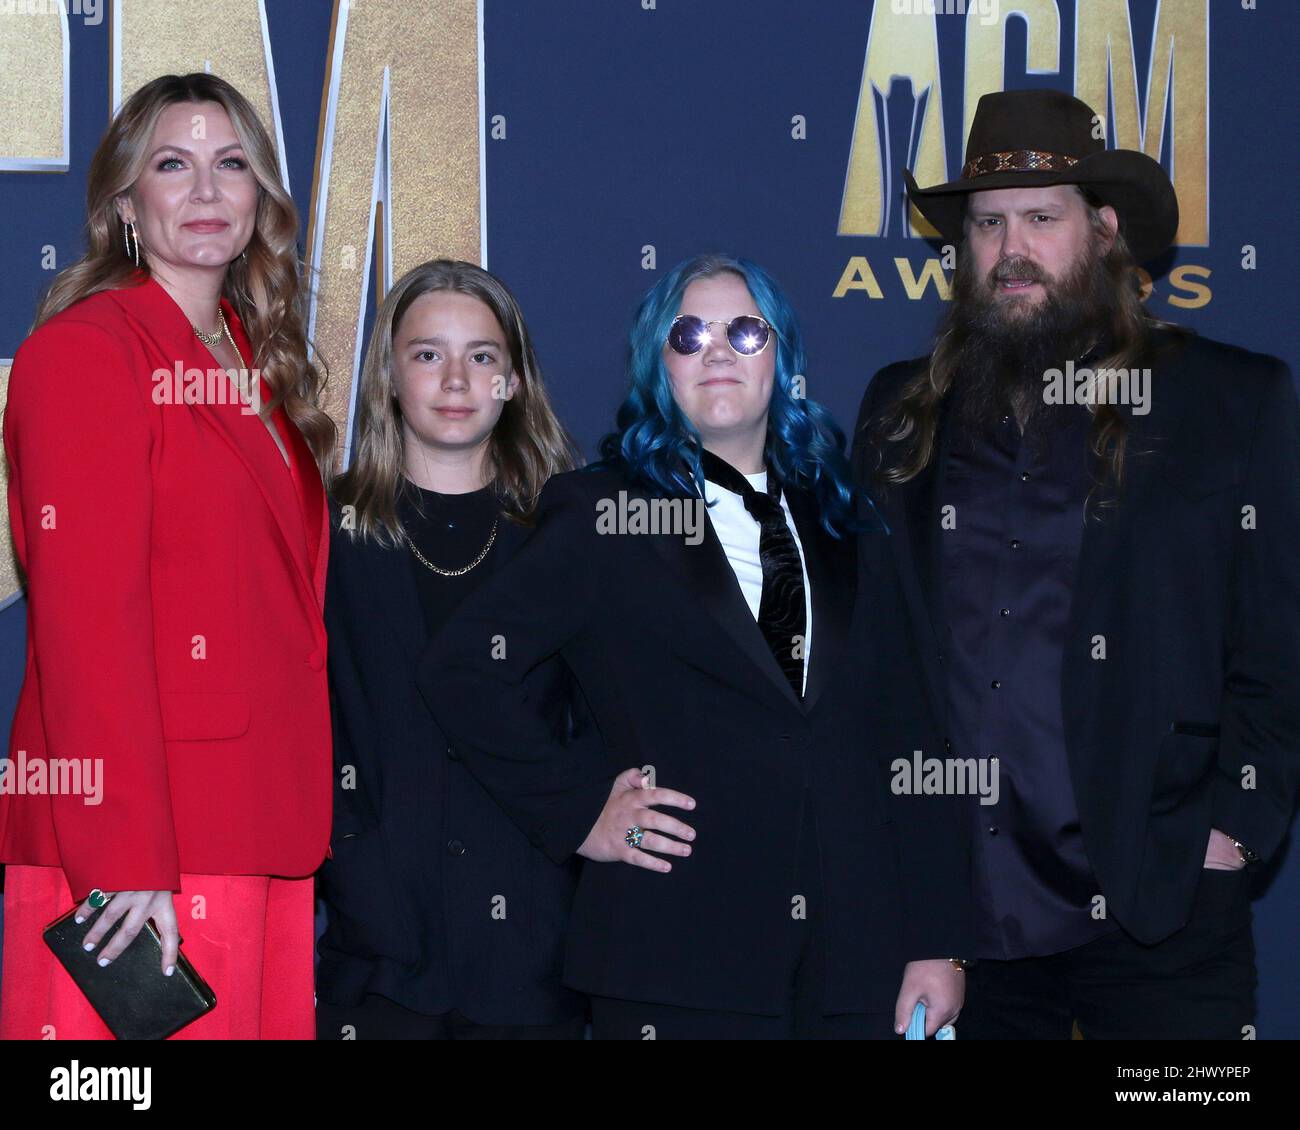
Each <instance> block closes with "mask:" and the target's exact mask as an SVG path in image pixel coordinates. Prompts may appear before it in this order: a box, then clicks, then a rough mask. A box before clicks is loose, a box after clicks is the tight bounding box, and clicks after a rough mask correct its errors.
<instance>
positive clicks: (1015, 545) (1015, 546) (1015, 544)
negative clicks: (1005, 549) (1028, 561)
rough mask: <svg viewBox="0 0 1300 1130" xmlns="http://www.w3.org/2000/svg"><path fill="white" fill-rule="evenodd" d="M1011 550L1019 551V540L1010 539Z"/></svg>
mask: <svg viewBox="0 0 1300 1130" xmlns="http://www.w3.org/2000/svg"><path fill="white" fill-rule="evenodd" d="M1011 548H1012V549H1019V548H1020V539H1019V538H1012V539H1011Z"/></svg>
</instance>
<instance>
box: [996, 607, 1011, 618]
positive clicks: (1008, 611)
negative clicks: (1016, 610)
mask: <svg viewBox="0 0 1300 1130" xmlns="http://www.w3.org/2000/svg"><path fill="white" fill-rule="evenodd" d="M998 615H999V616H1010V615H1011V609H1010V608H999V609H998Z"/></svg>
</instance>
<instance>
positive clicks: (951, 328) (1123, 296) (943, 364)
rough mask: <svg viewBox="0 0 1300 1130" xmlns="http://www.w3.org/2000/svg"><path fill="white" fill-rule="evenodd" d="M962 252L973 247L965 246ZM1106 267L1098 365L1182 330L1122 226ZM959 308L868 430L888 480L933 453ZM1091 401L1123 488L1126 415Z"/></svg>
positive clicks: (1102, 447) (957, 353)
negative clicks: (1159, 312)
mask: <svg viewBox="0 0 1300 1130" xmlns="http://www.w3.org/2000/svg"><path fill="white" fill-rule="evenodd" d="M1075 187H1076V188H1078V190H1079V193H1080V195H1081V196H1082V197H1083V199H1084V202H1085V204H1086V206H1087V209H1088V221H1089V224H1090V226H1091V229H1092V234H1093V236H1094V238H1097V239H1101V238H1103V237H1105V236H1106V235H1107V234H1109V231H1110V229H1109V228H1108V227H1107V226H1106V223H1105V221H1104V219H1103V218H1102V215H1101V207H1102V202H1101V200H1100V199H1099V198H1098V197H1097V196H1096V195H1094V194H1093V193H1092V192H1091V191H1090V190H1088V189H1085V188H1082V187H1080V186H1075ZM963 254H967V255H968V254H969V252H968V251H966V249H965V248H963ZM968 264H969V261H967V262H966V263H963V264H959V266H958V270H959V271H960V270H961V269H962V267H963V266H967V269H969V265H968ZM1099 269H1100V270H1101V271H1102V272H1104V275H1105V283H1106V286H1107V289H1108V291H1109V292H1110V293H1112V294H1113V295H1114V302H1113V304H1112V306H1111V308H1110V311H1109V318H1108V323H1107V324H1106V325H1105V326H1103V327H1101V328H1102V331H1103V336H1104V339H1105V340H1106V341H1107V342H1108V350H1109V351H1108V353H1107V355H1106V356H1105V357H1103V358H1099V359H1097V360H1096V361H1094V362H1090V367H1092V368H1093V369H1095V370H1096V371H1100V370H1102V369H1120V368H1134V367H1136V366H1137V363H1138V362H1139V360H1140V359H1141V358H1142V356H1143V354H1144V353H1145V352H1146V351H1147V349H1148V346H1149V344H1150V340H1151V333H1152V331H1153V330H1156V329H1164V330H1171V331H1174V332H1183V331H1182V328H1181V327H1179V326H1176V325H1174V324H1173V323H1170V322H1165V321H1161V320H1160V319H1158V318H1155V317H1154V316H1152V315H1151V314H1149V313H1148V312H1147V308H1146V307H1145V306H1144V305H1143V303H1142V296H1141V293H1140V291H1139V289H1138V285H1137V262H1136V260H1135V259H1134V258H1133V253H1132V251H1130V250H1129V246H1128V243H1127V242H1126V241H1125V239H1124V236H1123V233H1122V232H1116V233H1115V238H1114V242H1113V243H1112V244H1111V247H1110V250H1109V251H1108V252H1107V253H1106V254H1105V255H1104V256H1102V257H1101V260H1100V265H1099ZM957 316H958V311H957V309H956V304H955V303H954V304H953V305H952V306H951V307H950V308H949V310H948V312H947V314H946V315H945V316H944V319H943V321H942V322H941V323H940V326H939V332H938V337H937V339H936V342H935V346H934V350H933V352H932V353H931V354H930V359H929V363H928V364H927V365H926V366H925V367H924V368H923V369H922V370H921V371H920V372H919V373H917V374H916V375H915V376H914V377H912V378H911V380H909V381H908V382H907V383H906V384H905V385H904V386H903V390H902V394H901V395H900V397H899V399H898V402H897V403H896V404H895V405H894V406H893V408H892V410H891V411H889V412H887V413H885V414H884V415H882V416H881V417H880V418H879V419H878V420H877V422H876V424H875V427H874V430H873V433H872V435H870V436H869V437H868V440H869V442H870V443H871V444H872V446H873V447H874V449H875V453H876V467H875V478H876V480H877V482H879V483H881V484H882V485H891V484H901V483H906V482H908V481H910V480H911V479H914V478H915V477H916V476H917V475H919V474H920V473H921V472H922V471H923V470H925V468H926V467H927V466H929V463H930V460H931V459H933V458H934V455H935V449H936V447H937V444H938V428H939V418H940V412H941V410H942V408H943V404H944V401H945V399H946V398H947V396H948V394H949V393H950V392H951V391H952V387H953V382H954V380H955V379H956V377H957V373H958V369H959V367H960V364H961V359H962V349H961V346H962V343H961V342H960V341H959V340H958V335H957V333H956V323H957ZM1089 409H1090V410H1091V411H1092V414H1093V419H1092V431H1091V436H1090V439H1089V447H1090V449H1091V451H1092V453H1093V454H1094V455H1095V456H1096V457H1097V459H1098V460H1099V462H1100V463H1101V465H1102V467H1103V468H1104V477H1105V479H1106V480H1107V481H1108V482H1109V483H1110V484H1111V485H1112V486H1113V487H1114V488H1115V489H1116V490H1118V489H1119V487H1120V486H1121V485H1122V483H1123V479H1124V456H1125V451H1126V448H1127V444H1128V434H1127V428H1126V426H1125V420H1124V416H1123V415H1122V414H1121V413H1120V412H1119V410H1118V409H1117V408H1116V406H1115V405H1114V404H1111V403H1108V402H1107V403H1098V404H1096V405H1089ZM893 445H899V446H897V447H895V446H893Z"/></svg>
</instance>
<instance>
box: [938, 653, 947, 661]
mask: <svg viewBox="0 0 1300 1130" xmlns="http://www.w3.org/2000/svg"><path fill="white" fill-rule="evenodd" d="M945 658H946V657H945V655H944V654H943V652H942V651H941V652H939V662H940V663H942V662H943V661H944V659H945Z"/></svg>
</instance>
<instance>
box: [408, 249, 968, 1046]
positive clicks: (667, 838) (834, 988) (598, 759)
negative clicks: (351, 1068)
mask: <svg viewBox="0 0 1300 1130" xmlns="http://www.w3.org/2000/svg"><path fill="white" fill-rule="evenodd" d="M629 345H630V353H629V388H628V392H627V395H626V398H625V400H624V401H623V404H622V406H621V407H620V409H619V411H618V416H617V427H616V430H615V431H614V432H613V433H612V434H611V435H609V436H607V437H606V438H605V439H604V440H603V441H602V443H601V455H602V457H603V458H602V460H601V462H599V463H596V464H594V465H592V466H590V467H586V468H583V469H582V470H579V471H573V472H569V473H565V474H559V475H556V476H554V477H553V478H551V479H550V480H549V482H548V483H547V485H546V487H545V488H544V490H543V492H542V495H541V499H540V501H539V505H538V508H537V524H536V528H535V530H534V533H533V534H532V536H531V537H530V539H529V540H528V542H527V543H526V544H525V545H524V546H523V547H522V548H521V549H520V550H519V552H518V554H517V555H516V556H515V557H514V558H512V559H511V561H510V562H509V563H508V565H507V566H506V567H504V568H503V569H502V570H501V571H500V572H499V573H498V574H496V575H495V576H494V577H493V578H492V579H491V580H490V581H489V582H487V583H485V584H484V585H483V586H482V588H480V589H479V590H478V591H477V592H476V593H475V594H474V595H473V596H472V597H470V598H469V599H468V600H466V601H465V602H464V603H463V604H462V605H461V606H460V607H459V609H458V610H457V613H456V615H455V616H454V617H453V619H452V620H451V621H450V622H449V623H448V624H447V625H446V626H445V627H444V629H443V632H442V634H441V635H440V637H439V639H438V640H437V641H435V643H434V644H433V646H432V647H431V649H430V651H429V652H428V654H427V656H426V658H425V660H424V662H423V663H422V665H421V668H420V670H419V673H418V676H417V681H418V683H419V685H420V688H421V690H422V692H423V693H424V694H425V696H426V698H427V699H428V701H429V704H430V707H431V708H432V710H433V713H434V715H435V716H436V717H437V718H438V720H439V722H440V724H441V725H442V726H443V727H444V729H445V730H446V732H447V734H448V736H449V738H450V740H451V741H452V744H453V745H454V746H455V748H456V749H457V751H458V753H459V754H460V756H461V757H462V758H463V760H464V763H465V764H466V766H467V767H468V768H469V770H470V771H471V773H473V774H475V775H476V776H477V777H478V778H479V780H480V781H481V782H482V783H483V784H484V786H485V787H486V788H487V790H488V791H489V792H490V793H491V794H492V795H493V796H494V797H495V798H496V799H497V801H498V803H499V804H501V805H502V807H503V808H505V810H506V811H507V813H508V814H509V815H510V816H511V817H512V818H513V819H514V820H515V821H516V822H517V823H518V824H519V825H520V826H521V827H522V828H523V829H524V831H525V832H526V833H527V834H528V835H529V837H530V838H531V839H532V841H533V842H534V843H535V844H536V845H537V846H538V847H540V848H541V849H542V850H543V851H544V852H546V853H547V854H548V855H549V856H550V857H551V858H552V859H554V860H556V861H557V862H559V861H561V860H565V859H568V858H570V857H571V856H572V855H574V854H577V855H579V856H581V857H582V858H583V859H584V860H585V863H584V864H583V870H582V875H581V878H580V881H579V886H578V891H577V895H576V899H575V902H574V906H573V911H572V916H571V918H570V922H569V929H568V935H567V939H566V962H565V982H566V983H567V984H568V985H570V986H571V987H573V988H577V989H579V990H581V991H583V992H585V993H588V994H589V995H590V996H591V999H592V1028H593V1034H594V1035H595V1037H596V1038H597V1039H604V1038H613V1039H619V1038H623V1039H645V1038H648V1037H653V1038H658V1039H671V1038H687V1039H689V1038H714V1039H789V1038H840V1039H867V1038H876V1039H887V1038H890V1037H891V1036H892V1035H896V1034H898V1033H901V1032H902V1031H903V1030H904V1028H905V1027H906V1023H907V1020H908V1018H909V1017H910V1016H911V1014H912V1012H913V1009H914V1007H915V1005H916V1004H917V1003H918V1002H923V1003H925V1005H926V1008H927V1028H928V1029H929V1031H930V1032H931V1033H932V1032H934V1030H935V1029H937V1028H938V1027H940V1026H942V1025H944V1024H947V1023H949V1022H950V1021H951V1020H952V1019H954V1018H955V1016H956V1015H957V1012H958V1010H959V1008H960V1005H961V1001H962V992H963V988H962V977H963V975H962V973H961V971H960V968H959V967H954V964H953V962H952V960H951V959H952V958H953V956H954V955H960V954H963V953H965V947H966V946H967V945H968V944H969V934H968V926H967V919H968V903H969V890H968V883H967V878H966V872H967V847H966V838H965V833H964V832H963V831H962V815H961V808H960V807H959V806H958V805H957V804H956V803H955V802H956V799H957V798H955V797H951V796H944V795H929V796H924V795H917V792H919V790H917V791H910V790H909V791H908V792H907V793H904V792H900V791H899V790H891V788H890V787H889V776H888V774H889V768H888V766H889V764H890V760H891V759H892V758H894V757H904V756H908V755H910V754H911V753H912V751H914V750H916V749H923V748H928V749H933V748H934V747H935V746H936V745H941V744H942V740H941V739H940V738H937V737H936V735H935V733H934V731H933V724H932V722H931V711H930V708H929V704H928V701H927V700H926V698H925V695H924V690H923V688H924V685H925V684H924V679H923V678H922V677H921V674H920V671H919V667H918V660H917V652H916V648H915V645H914V643H913V641H912V640H911V638H910V636H909V635H908V634H907V633H908V630H909V629H908V627H907V625H908V623H909V622H908V620H907V618H906V617H905V616H904V615H903V614H902V613H901V612H900V611H899V610H900V609H901V608H903V606H904V600H903V594H902V593H901V591H900V590H899V587H898V585H899V582H898V578H897V576H896V574H895V572H894V570H893V567H892V565H891V563H890V560H889V556H888V555H887V554H886V553H884V552H883V550H882V549H881V548H880V546H881V543H882V542H883V541H884V540H885V538H886V537H887V531H886V530H885V529H884V527H883V525H882V524H881V523H880V522H879V521H878V520H877V519H875V515H874V510H873V509H872V508H871V506H870V503H869V502H868V501H867V500H866V499H865V498H863V497H861V496H857V495H855V493H854V490H853V488H852V486H851V485H850V472H849V468H848V465H847V462H846V458H845V454H844V436H843V433H842V432H841V431H840V429H839V428H838V427H837V426H836V425H835V423H834V422H833V421H832V419H831V417H830V415H829V414H828V413H827V411H826V410H825V409H824V408H822V407H821V406H820V405H818V404H816V403H815V402H814V401H812V400H810V399H809V398H808V397H807V395H806V391H807V390H806V384H807V378H806V373H805V369H806V359H805V355H804V348H803V342H802V337H801V334H800V331H799V325H798V319H797V317H796V315H795V312H794V310H793V308H792V307H791V305H790V302H789V301H788V299H787V298H786V297H785V295H784V294H783V293H782V291H781V288H780V287H779V285H778V284H777V283H776V281H775V280H774V279H773V278H772V277H771V275H770V274H768V272H766V271H765V270H763V268H761V267H759V266H758V265H757V264H755V263H752V262H750V261H748V260H746V259H741V258H736V257H733V256H727V255H705V256H700V257H696V258H693V259H690V260H688V261H686V262H684V263H681V264H679V265H678V266H677V267H675V268H674V269H673V270H672V271H670V272H668V274H666V275H665V276H664V277H663V278H662V279H661V280H660V281H659V282H658V283H657V284H656V285H655V286H654V287H652V288H651V290H650V292H649V293H648V294H647V295H646V296H645V298H644V300H643V301H642V303H641V306H640V309H639V310H638V312H637V315H636V319H635V322H634V324H633V327H632V331H631V334H630V341H629ZM556 655H558V656H560V657H561V658H562V659H563V661H564V662H565V664H566V665H567V666H568V668H569V670H570V671H571V672H572V674H573V675H574V677H575V679H576V682H577V685H578V687H579V688H580V690H581V693H582V695H583V697H584V699H585V701H586V705H587V706H588V707H589V709H590V719H591V722H590V725H588V726H586V727H585V728H584V730H583V731H582V732H580V733H577V734H575V735H574V736H573V740H572V741H570V742H569V743H567V744H561V743H559V742H558V741H556V739H555V737H554V735H553V734H552V732H551V731H550V730H548V729H547V727H546V726H545V724H544V722H543V720H542V719H541V718H540V717H539V715H538V712H537V710H536V706H535V704H534V703H533V702H532V701H530V696H529V694H528V691H527V689H526V683H525V679H526V677H527V675H528V672H529V671H531V670H533V669H534V668H535V667H536V666H537V665H538V664H539V663H542V662H544V661H545V660H547V659H549V658H552V657H554V656H556ZM629 766H630V768H629ZM619 864H623V865H624V866H619Z"/></svg>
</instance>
